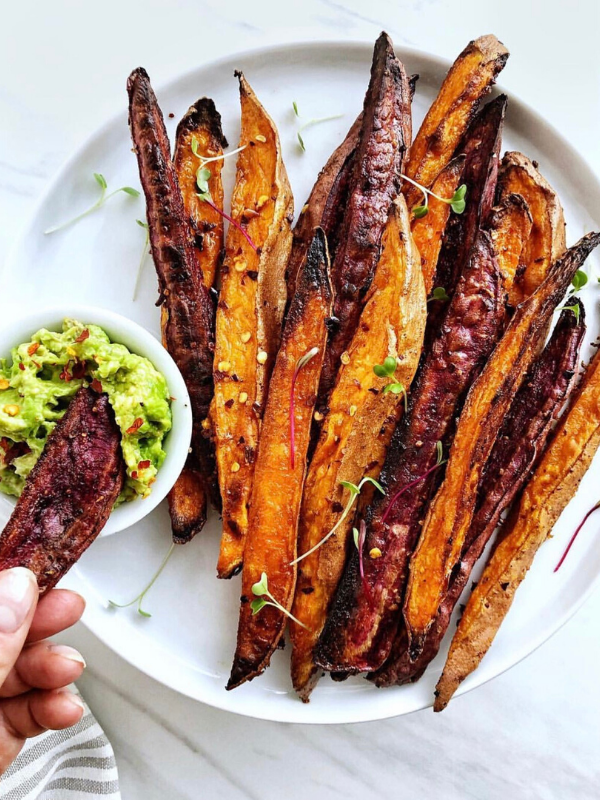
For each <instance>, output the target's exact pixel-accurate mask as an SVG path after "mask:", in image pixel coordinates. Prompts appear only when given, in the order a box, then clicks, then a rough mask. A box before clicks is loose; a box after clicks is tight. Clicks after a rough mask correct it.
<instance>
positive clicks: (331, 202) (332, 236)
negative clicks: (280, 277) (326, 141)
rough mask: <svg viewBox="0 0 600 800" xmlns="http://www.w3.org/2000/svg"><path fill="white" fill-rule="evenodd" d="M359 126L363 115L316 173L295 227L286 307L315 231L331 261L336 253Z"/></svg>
mask: <svg viewBox="0 0 600 800" xmlns="http://www.w3.org/2000/svg"><path fill="white" fill-rule="evenodd" d="M361 126H362V114H360V115H359V117H358V118H357V119H356V120H355V122H354V124H353V125H352V127H351V128H350V130H349V131H348V133H347V134H346V138H345V139H344V141H343V142H342V143H341V144H340V146H339V147H338V148H337V149H336V150H334V151H333V153H332V154H331V156H330V158H329V161H328V162H327V163H326V164H325V166H324V167H323V169H322V170H321V172H320V173H319V176H318V178H317V180H316V182H315V185H314V186H313V188H312V191H311V193H310V195H309V197H308V200H307V201H306V203H305V204H304V206H303V207H302V210H301V212H300V216H299V217H298V221H297V222H296V225H295V226H294V231H293V239H292V251H291V253H290V259H289V261H288V265H287V271H286V273H287V287H288V290H287V291H288V303H291V301H292V298H293V297H294V294H295V293H296V277H297V275H298V270H299V269H300V268H301V267H302V264H303V263H304V259H305V258H306V252H307V250H308V247H309V245H310V243H311V241H312V239H313V236H314V233H315V228H322V230H323V232H324V233H325V236H327V244H328V248H329V258H330V259H331V258H333V255H334V253H335V251H336V249H337V237H338V233H339V229H340V227H341V222H342V219H343V216H344V210H345V208H346V202H347V199H348V188H349V183H350V178H351V176H352V172H353V169H354V155H355V152H356V147H357V145H358V139H359V136H360V130H361Z"/></svg>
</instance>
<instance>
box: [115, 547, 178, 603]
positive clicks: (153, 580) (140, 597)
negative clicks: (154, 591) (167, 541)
mask: <svg viewBox="0 0 600 800" xmlns="http://www.w3.org/2000/svg"><path fill="white" fill-rule="evenodd" d="M174 549H175V544H174V543H172V544H171V546H170V547H169V549H168V550H167V554H166V556H165V557H164V558H163V560H162V561H161V564H160V566H159V568H158V569H157V570H156V572H155V573H154V575H153V576H152V578H151V579H150V581H149V582H148V583H147V584H146V586H145V587H144V589H142V591H141V592H140V593H139V594H138V595H137V596H136V597H134V598H133V600H131V601H130V602H129V603H115V602H114V600H109V601H108V603H109V605H110V606H112V608H129V606H132V605H134V604H135V603H137V612H138V614H139V615H140V616H142V617H147V618H149V617H151V616H152V614H149V613H148V612H147V611H144V609H143V608H142V603H143V601H144V597H145V596H146V595H147V594H148V592H149V591H150V589H151V588H152V587H153V586H154V584H155V583H156V581H157V580H158V578H159V576H160V574H161V572H162V571H163V569H164V568H165V567H166V566H167V562H168V561H169V559H170V558H171V556H172V555H173V551H174Z"/></svg>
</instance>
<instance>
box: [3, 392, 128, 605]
mask: <svg viewBox="0 0 600 800" xmlns="http://www.w3.org/2000/svg"><path fill="white" fill-rule="evenodd" d="M124 479H125V463H124V461H123V455H122V453H121V432H120V430H119V427H118V425H117V423H116V422H115V416H114V414H113V410H112V408H111V406H110V403H109V402H108V397H107V396H106V395H105V394H102V395H98V394H96V392H94V391H93V390H92V389H86V388H81V389H80V390H79V391H78V392H77V394H76V395H75V397H74V398H73V400H72V401H71V403H70V404H69V407H68V408H67V410H66V412H65V415H64V417H63V418H62V419H61V420H60V422H59V423H58V424H57V425H56V427H55V428H54V430H53V431H52V433H51V434H50V436H49V437H48V441H47V443H46V447H45V448H44V451H43V453H42V455H41V456H40V458H39V460H38V462H37V464H36V465H35V467H34V468H33V469H32V471H31V473H30V474H29V477H28V478H27V482H26V483H25V488H24V489H23V493H22V494H21V496H20V498H19V499H18V501H17V505H16V506H15V510H14V511H13V513H12V515H11V517H10V519H9V521H8V522H7V524H6V527H5V528H4V530H3V531H2V534H0V569H9V568H10V567H27V568H28V569H30V570H31V571H32V572H34V573H35V575H36V577H37V580H38V586H39V589H40V592H42V593H43V592H46V591H48V589H52V587H53V586H54V585H55V584H56V583H58V581H59V580H60V579H61V578H62V577H63V576H64V575H65V574H66V573H67V572H68V571H69V569H70V568H71V567H72V566H73V564H74V563H75V562H76V561H77V560H78V559H79V558H80V557H81V555H82V554H83V552H84V551H85V550H87V548H88V547H89V546H90V545H91V543H92V542H93V541H94V539H95V538H96V537H97V536H98V534H99V533H100V531H101V530H102V528H103V527H104V525H105V523H106V520H107V519H108V517H109V515H110V512H111V511H112V508H113V505H114V504H115V502H116V500H117V497H118V496H119V494H120V492H121V488H122V486H123V481H124Z"/></svg>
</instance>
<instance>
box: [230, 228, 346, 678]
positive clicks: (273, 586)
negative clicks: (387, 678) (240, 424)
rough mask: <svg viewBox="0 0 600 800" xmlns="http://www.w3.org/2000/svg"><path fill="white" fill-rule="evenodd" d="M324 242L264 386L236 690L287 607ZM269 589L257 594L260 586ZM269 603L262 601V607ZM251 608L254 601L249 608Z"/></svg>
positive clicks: (312, 254) (325, 299)
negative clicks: (264, 407)
mask: <svg viewBox="0 0 600 800" xmlns="http://www.w3.org/2000/svg"><path fill="white" fill-rule="evenodd" d="M331 305H332V291H331V285H330V282H329V262H328V256H327V243H326V239H325V236H324V234H323V232H322V231H321V230H317V231H316V233H315V236H314V239H313V242H312V244H311V246H310V248H309V250H308V253H307V256H306V260H305V263H304V266H303V268H302V271H301V273H300V275H299V277H298V288H297V290H296V295H295V296H294V299H293V301H292V305H291V306H290V311H289V314H288V317H287V320H286V324H285V329H284V333H283V339H282V342H281V347H280V350H279V353H278V354H277V360H276V362H275V368H274V370H273V375H272V377H271V383H270V386H269V396H268V400H267V406H266V409H265V415H264V419H263V425H262V431H261V437H260V445H259V449H258V458H257V462H256V470H255V477H254V486H253V490H252V502H251V506H250V519H249V524H248V535H247V538H246V549H245V553H244V568H243V574H242V604H241V608H240V618H239V626H238V641H237V649H236V652H235V657H234V662H233V667H232V670H231V677H230V678H229V683H228V684H227V688H228V689H233V688H235V687H236V686H239V685H240V684H241V683H244V682H245V681H247V680H251V679H252V678H254V677H256V676H257V675H259V674H260V673H261V672H263V671H264V670H265V669H266V667H267V666H268V665H269V661H270V659H271V655H272V653H273V651H274V650H275V648H276V647H277V644H278V642H279V640H280V638H281V636H282V634H283V631H284V629H285V625H286V622H287V616H286V614H289V611H290V609H291V607H292V601H293V598H294V587H295V584H296V565H295V564H294V563H293V562H294V560H295V558H296V551H297V547H296V544H297V535H298V516H299V513H300V502H301V499H302V489H303V486H304V477H305V473H306V453H307V450H308V443H309V439H310V428H311V422H312V415H313V409H314V404H315V398H316V391H317V386H318V383H319V375H320V372H321V367H322V363H323V353H324V349H325V342H326V338H327V327H326V324H325V323H326V320H327V318H328V317H329V316H330V314H331ZM263 574H264V575H266V580H268V592H269V594H267V591H266V587H265V591H259V590H257V589H256V586H255V585H256V584H257V583H261V584H262V583H264V581H263V579H262V578H261V576H262V575H263ZM261 598H262V600H263V601H268V602H266V604H263V603H261ZM253 603H254V604H256V603H259V607H258V608H257V607H256V605H254V607H253Z"/></svg>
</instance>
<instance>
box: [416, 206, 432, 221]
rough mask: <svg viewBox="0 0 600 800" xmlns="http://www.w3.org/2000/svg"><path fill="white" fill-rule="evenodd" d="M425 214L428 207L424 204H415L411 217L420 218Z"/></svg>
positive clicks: (427, 211)
mask: <svg viewBox="0 0 600 800" xmlns="http://www.w3.org/2000/svg"><path fill="white" fill-rule="evenodd" d="M427 214H429V207H428V206H426V205H422V206H415V207H414V208H413V217H414V218H415V219H422V218H423V217H426V216H427Z"/></svg>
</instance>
